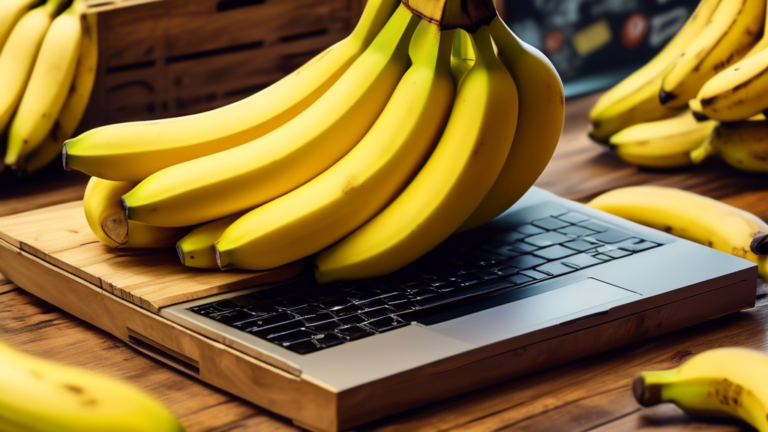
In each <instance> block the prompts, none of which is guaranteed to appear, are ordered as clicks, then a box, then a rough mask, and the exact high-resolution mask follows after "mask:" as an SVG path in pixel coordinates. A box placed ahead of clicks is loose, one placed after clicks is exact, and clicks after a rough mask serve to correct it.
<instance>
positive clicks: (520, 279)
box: [507, 274, 533, 285]
mask: <svg viewBox="0 0 768 432" xmlns="http://www.w3.org/2000/svg"><path fill="white" fill-rule="evenodd" d="M507 280H508V281H509V282H510V283H512V284H513V285H523V284H527V283H528V282H531V281H533V278H530V277H528V276H526V275H524V274H518V275H514V276H512V277H511V278H509V279H507Z"/></svg>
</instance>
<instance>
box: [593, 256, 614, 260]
mask: <svg viewBox="0 0 768 432" xmlns="http://www.w3.org/2000/svg"><path fill="white" fill-rule="evenodd" d="M594 257H595V258H597V259H599V260H600V261H611V260H612V259H613V258H611V257H609V256H608V255H605V254H597V255H594Z"/></svg>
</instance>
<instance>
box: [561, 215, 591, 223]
mask: <svg viewBox="0 0 768 432" xmlns="http://www.w3.org/2000/svg"><path fill="white" fill-rule="evenodd" d="M557 218H558V219H560V220H561V221H565V222H569V223H572V224H577V223H579V222H584V221H588V220H589V217H588V216H584V215H583V214H581V213H576V212H568V213H566V214H564V215H560V216H558V217H557Z"/></svg>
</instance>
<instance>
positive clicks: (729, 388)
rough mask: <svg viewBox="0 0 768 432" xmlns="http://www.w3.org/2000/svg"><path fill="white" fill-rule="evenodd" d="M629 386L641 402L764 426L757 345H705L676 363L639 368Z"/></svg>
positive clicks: (765, 431)
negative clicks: (663, 367) (708, 347)
mask: <svg viewBox="0 0 768 432" xmlns="http://www.w3.org/2000/svg"><path fill="white" fill-rule="evenodd" d="M632 389H633V392H634V395H635V398H636V399H637V401H638V402H639V403H640V404H641V405H643V406H654V405H658V404H660V403H673V404H675V405H677V406H678V407H679V408H680V409H682V410H683V411H685V412H686V413H688V414H690V415H692V416H696V417H722V416H725V417H730V418H735V419H741V420H743V421H745V422H747V423H749V424H750V425H752V426H753V427H754V428H755V429H757V430H758V431H760V432H768V356H766V355H765V354H764V353H762V352H759V351H755V350H751V349H746V348H719V349H714V350H711V351H707V352H704V353H701V354H697V355H696V356H694V357H693V358H692V359H690V360H688V361H687V362H685V363H684V364H683V365H682V366H680V367H679V368H677V369H672V370H667V371H657V372H643V373H641V374H640V376H638V377H637V378H636V379H635V382H634V383H633V385H632Z"/></svg>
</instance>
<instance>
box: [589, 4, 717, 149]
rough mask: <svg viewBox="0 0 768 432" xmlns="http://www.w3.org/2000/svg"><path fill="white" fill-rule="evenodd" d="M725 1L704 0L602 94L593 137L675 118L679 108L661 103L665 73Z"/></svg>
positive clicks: (593, 115)
mask: <svg viewBox="0 0 768 432" xmlns="http://www.w3.org/2000/svg"><path fill="white" fill-rule="evenodd" d="M723 1H724V0H702V1H701V3H699V6H698V7H697V8H696V10H695V11H694V12H693V15H691V17H690V18H689V19H688V21H687V22H686V23H685V25H684V26H683V27H682V28H681V29H680V31H679V32H678V33H677V35H676V36H675V37H674V38H673V39H672V40H671V41H670V42H669V43H668V44H667V46H666V47H664V49H663V50H662V51H661V52H660V53H659V54H658V55H657V56H656V57H654V58H653V60H651V61H650V62H648V63H647V64H646V65H645V66H643V67H642V68H640V69H638V70H637V71H636V72H634V73H633V74H632V75H630V76H629V77H627V78H626V79H624V80H623V81H622V82H620V83H619V84H617V85H616V86H614V87H613V88H612V89H610V90H608V91H607V92H606V93H605V94H604V95H602V96H601V97H600V99H599V100H598V101H597V103H596V104H595V106H594V107H593V108H592V111H590V114H589V118H590V120H591V121H592V134H591V136H592V138H594V139H595V140H597V141H600V142H607V141H608V139H609V138H610V137H611V136H612V135H614V134H615V133H617V132H619V131H621V130H623V129H626V128H628V127H629V126H632V125H635V124H638V123H645V122H650V121H654V120H661V119H665V118H670V117H674V116H676V115H677V114H679V111H678V110H675V109H671V108H669V107H665V106H662V105H661V103H660V102H659V89H661V82H662V80H663V79H664V75H665V74H666V73H667V72H668V71H669V70H670V69H671V68H672V66H673V65H674V63H675V61H676V60H677V59H678V58H679V57H680V55H681V54H682V53H683V51H684V50H685V49H686V48H687V47H688V45H690V44H691V43H692V42H693V41H694V40H695V39H696V38H697V37H699V36H700V34H701V31H702V30H703V29H704V27H705V26H706V25H707V23H708V22H709V20H710V19H711V18H712V16H713V14H714V13H715V10H716V9H717V7H718V6H719V5H720V3H722V2H723Z"/></svg>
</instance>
